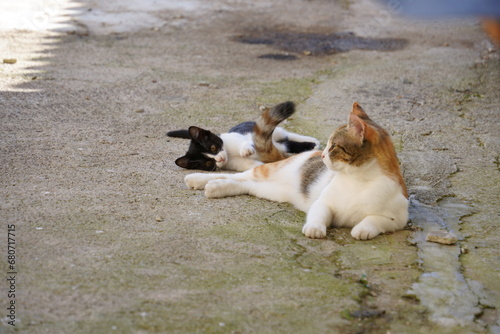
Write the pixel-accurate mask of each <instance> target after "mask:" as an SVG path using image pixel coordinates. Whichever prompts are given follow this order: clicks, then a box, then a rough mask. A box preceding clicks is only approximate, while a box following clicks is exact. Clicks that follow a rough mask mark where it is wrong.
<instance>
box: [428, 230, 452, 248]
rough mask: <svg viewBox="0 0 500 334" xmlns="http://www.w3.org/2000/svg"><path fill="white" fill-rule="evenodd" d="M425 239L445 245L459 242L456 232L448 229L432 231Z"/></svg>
mask: <svg viewBox="0 0 500 334" xmlns="http://www.w3.org/2000/svg"><path fill="white" fill-rule="evenodd" d="M425 240H427V241H430V242H436V243H438V244H443V245H454V244H456V243H457V241H458V238H457V236H456V235H455V234H453V233H451V232H448V231H431V232H429V234H427V238H426V239H425Z"/></svg>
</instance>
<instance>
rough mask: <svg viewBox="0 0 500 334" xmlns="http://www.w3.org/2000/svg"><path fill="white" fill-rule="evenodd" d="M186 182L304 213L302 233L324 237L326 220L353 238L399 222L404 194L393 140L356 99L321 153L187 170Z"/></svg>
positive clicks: (403, 217)
mask: <svg viewBox="0 0 500 334" xmlns="http://www.w3.org/2000/svg"><path fill="white" fill-rule="evenodd" d="M185 182H186V185H187V186H188V187H190V188H194V189H205V195H206V196H207V197H209V198H219V197H227V196H236V195H244V194H248V195H253V196H257V197H260V198H265V199H268V200H271V201H276V202H289V203H292V204H293V205H295V206H296V207H297V208H298V209H300V210H302V211H305V212H307V220H306V223H305V225H304V227H303V228H302V232H303V233H304V234H305V235H306V236H307V237H309V238H324V237H325V236H326V229H327V227H329V226H330V225H333V226H336V227H350V228H352V231H351V235H352V236H353V237H354V238H356V239H359V240H367V239H372V238H374V237H376V236H377V235H379V234H380V233H384V232H392V231H396V230H400V229H402V228H404V227H405V225H406V223H407V220H408V194H407V190H406V186H405V184H404V181H403V177H402V176H401V171H400V168H399V163H398V160H397V157H396V152H395V150H394V145H393V144H392V141H391V139H390V137H389V134H388V133H387V131H385V130H384V129H383V128H382V127H380V126H379V125H378V124H376V123H375V122H373V121H372V120H371V119H370V118H369V117H368V115H367V114H366V113H365V112H364V111H363V109H362V108H361V107H360V106H359V104H358V103H354V105H353V107H352V111H351V113H350V114H349V123H348V124H347V125H343V126H341V127H339V128H338V129H337V130H336V131H335V132H334V133H333V134H332V136H331V137H330V139H329V141H328V145H327V147H326V148H325V150H324V151H323V152H321V151H311V152H304V153H301V154H298V155H295V156H292V157H290V158H288V159H286V160H281V161H278V162H273V163H268V164H264V165H260V166H257V167H255V168H253V169H251V170H248V171H246V172H242V173H237V174H213V173H211V174H205V173H197V174H190V175H187V176H186V178H185Z"/></svg>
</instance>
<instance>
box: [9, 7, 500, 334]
mask: <svg viewBox="0 0 500 334" xmlns="http://www.w3.org/2000/svg"><path fill="white" fill-rule="evenodd" d="M57 3H58V6H61V8H60V11H59V12H58V11H55V9H54V8H55V7H47V8H49V9H51V10H47V8H45V9H44V7H43V3H42V2H41V3H37V6H38V7H36V8H35V9H33V8H32V7H31V8H30V7H29V4H28V7H27V8H29V9H32V10H34V11H35V13H38V12H37V11H40V10H41V11H42V13H45V14H44V15H46V16H45V17H47V18H48V19H49V21H50V20H52V19H54V21H57V22H61V17H60V15H59V14H65V15H71V16H67V17H65V18H67V19H69V20H68V21H67V22H66V24H64V25H62V26H61V25H59V24H58V25H56V26H52V25H49V23H50V22H46V23H47V25H45V26H39V27H38V28H40V29H34V31H32V30H33V29H31V30H13V29H12V26H10V27H7V28H6V29H4V30H1V29H0V36H1V38H0V40H1V41H2V42H0V53H1V57H0V58H15V59H16V60H17V62H16V63H15V64H0V78H1V80H0V88H1V92H0V115H1V118H2V122H0V128H1V131H0V150H1V153H0V159H1V163H2V173H1V178H0V182H1V185H2V187H1V190H0V196H1V197H0V198H1V202H0V215H1V219H2V222H3V223H4V225H3V226H4V233H5V234H6V233H7V230H6V225H9V224H15V225H16V238H17V240H16V241H17V254H18V258H17V265H18V268H17V269H18V286H17V289H18V294H17V297H16V298H17V299H16V303H17V305H18V308H17V313H16V316H17V318H16V327H15V328H13V327H12V326H10V325H9V324H8V322H7V321H8V318H5V315H0V317H1V318H2V322H1V323H0V326H1V327H0V328H1V330H2V332H3V331H6V332H7V331H15V332H26V333H34V332H36V333H55V332H70V331H71V332H78V333H90V332H91V333H109V332H121V333H149V332H165V333H200V332H209V333H291V332H296V333H325V332H339V333H387V332H391V333H488V332H490V333H498V332H499V330H500V329H499V328H500V323H499V322H498V319H499V317H498V308H499V307H500V305H499V303H500V302H499V301H500V289H499V286H498V278H499V275H500V272H499V268H500V261H499V257H498V244H499V233H498V229H497V226H496V225H497V223H498V218H499V217H498V198H499V195H500V188H499V187H500V174H499V173H500V170H499V167H498V165H499V164H498V161H499V147H500V145H499V138H498V133H499V124H500V123H499V114H498V109H499V106H500V94H499V91H498V87H499V79H498V78H499V77H500V65H499V52H498V51H497V50H495V47H494V46H493V45H492V44H491V43H490V42H489V41H488V39H487V36H485V34H484V33H483V32H482V30H481V29H480V26H479V24H478V23H477V22H476V21H475V20H455V21H412V20H406V19H404V18H401V17H397V16H395V15H387V12H384V10H385V9H384V8H383V7H378V6H377V5H376V4H375V3H372V2H370V1H365V0H359V1H333V2H332V1H326V0H325V1H323V0H318V1H302V0H293V1H273V2H268V1H263V0H262V1H254V2H252V3H247V2H243V1H212V2H211V3H210V5H208V4H206V3H201V2H198V1H189V2H183V6H180V7H179V6H178V5H175V3H174V2H170V1H164V2H162V4H161V7H154V6H155V3H156V2H155V1H146V2H137V1H120V3H118V2H106V3H104V2H101V1H78V2H76V1H58V2H57ZM1 6H6V4H2V5H0V7H1ZM158 6H160V5H158ZM69 7H72V8H73V9H72V10H70V11H69V10H68V8H69ZM40 8H41V9H40ZM1 12H2V13H5V12H6V11H5V10H2V11H1ZM56 12H57V13H58V14H57V13H56ZM56 14H57V15H56ZM26 15H28V14H26ZM29 15H32V14H29ZM37 17H38V16H37ZM144 17H145V18H146V19H140V18H144ZM28 18H29V17H28ZM123 18H126V19H123ZM40 22H41V21H38V23H40ZM35 23H36V22H35ZM23 27H24V28H32V27H33V24H32V25H31V26H30V25H24V26H23ZM54 27H55V28H57V29H59V31H58V32H55V31H54V30H52V28H54ZM49 28H50V29H49ZM255 31H280V32H282V33H283V35H280V36H297V35H300V36H303V35H301V34H320V35H321V34H324V35H327V34H331V33H344V32H348V31H352V32H354V33H355V34H356V35H357V36H362V37H365V38H371V39H374V38H375V39H377V38H384V39H394V40H399V39H403V40H405V41H406V44H405V47H404V48H401V49H397V50H393V51H377V50H351V51H348V52H343V53H332V54H327V55H320V56H316V55H315V54H313V53H312V52H310V50H303V52H292V51H290V50H288V51H287V50H283V49H282V48H280V45H279V43H275V44H274V45H272V44H245V43H240V42H238V39H241V37H242V36H245V34H249V33H250V32H255ZM315 36H316V35H315ZM287 38H288V37H287ZM269 54H272V55H284V56H286V55H292V56H293V57H291V58H287V57H282V58H280V57H275V58H273V57H270V58H265V57H264V58H262V57H261V56H262V55H269ZM276 59H285V60H283V61H279V60H276ZM286 59H295V60H286ZM284 100H293V101H295V102H297V105H298V111H297V113H296V114H295V115H294V116H293V118H292V119H291V120H289V121H288V122H287V124H285V126H286V127H287V128H288V129H290V130H292V131H296V132H299V133H301V134H305V135H312V136H315V137H317V138H318V139H320V140H321V141H322V143H323V145H324V144H325V141H326V140H327V138H328V136H329V135H330V133H331V132H332V131H333V130H334V129H335V128H336V127H337V126H339V125H340V124H343V123H344V122H345V121H346V118H347V114H348V111H349V107H350V106H351V105H352V102H354V101H357V102H359V103H360V104H361V105H362V106H363V107H364V108H365V109H366V110H367V112H368V113H369V114H370V115H372V116H373V118H374V119H375V120H376V121H377V122H378V123H380V124H381V125H383V126H384V127H386V128H387V129H388V130H389V132H390V133H391V135H392V136H393V139H394V142H395V146H396V148H397V150H398V155H399V158H400V160H401V164H402V167H403V173H404V178H405V181H406V183H407V185H408V188H409V193H410V194H411V198H412V205H411V211H410V217H411V223H410V225H409V226H408V228H407V229H406V230H403V231H399V232H397V233H393V234H387V235H382V236H380V237H378V238H376V239H375V240H370V241H366V242H359V241H356V240H353V239H352V238H351V237H350V234H349V231H348V230H345V229H332V230H331V231H329V234H328V237H327V238H326V239H325V240H310V239H307V238H305V237H304V236H303V235H302V234H301V232H300V231H301V226H302V223H303V221H304V218H305V216H304V214H303V213H301V212H299V211H297V210H295V209H294V208H293V207H291V206H290V205H286V204H277V203H271V202H267V201H263V200H260V199H256V198H251V197H246V196H243V197H236V198H228V199H221V200H208V199H206V198H205V197H204V196H203V194H202V193H201V192H194V191H191V190H189V189H186V188H185V186H184V184H183V178H184V176H185V175H186V174H187V173H189V172H187V171H185V170H181V169H179V168H177V167H176V166H175V164H174V160H175V158H177V157H178V156H180V155H181V154H183V153H184V151H185V149H186V147H187V143H186V142H185V141H182V140H177V139H175V140H174V139H169V138H167V137H165V133H166V131H168V130H172V129H177V128H182V127H186V126H189V125H201V126H205V127H208V128H210V129H212V130H214V131H215V132H222V131H225V130H227V129H229V128H230V127H231V126H233V125H235V124H237V123H239V122H242V121H246V120H250V119H253V118H255V115H256V113H257V112H258V109H257V106H258V105H259V104H268V105H272V104H274V103H277V102H282V101H284ZM436 229H437V230H447V231H451V232H453V233H454V234H456V235H457V236H458V239H459V240H458V243H457V244H455V245H451V246H450V245H440V244H435V243H429V242H426V241H425V236H426V234H427V232H428V231H431V230H436ZM0 240H2V241H1V244H0V248H1V249H4V250H5V249H6V244H5V238H1V239H0ZM4 254H5V251H4ZM1 268H2V272H4V273H5V272H7V269H8V267H7V263H6V262H5V261H2V262H1ZM4 283H5V282H4ZM4 283H2V284H1V285H0V288H1V292H0V293H1V297H0V301H1V305H2V308H4V306H5V305H6V304H5V303H6V302H7V298H6V296H7V292H6V291H7V290H6V286H5V285H4Z"/></svg>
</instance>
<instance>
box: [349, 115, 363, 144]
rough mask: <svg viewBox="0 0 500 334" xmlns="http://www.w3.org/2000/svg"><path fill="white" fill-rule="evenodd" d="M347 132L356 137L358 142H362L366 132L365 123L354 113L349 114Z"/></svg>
mask: <svg viewBox="0 0 500 334" xmlns="http://www.w3.org/2000/svg"><path fill="white" fill-rule="evenodd" d="M347 128H348V130H349V133H350V134H351V135H352V136H354V137H355V138H357V139H358V141H359V144H360V145H361V144H363V140H364V139H365V134H366V123H365V122H363V120H362V119H361V118H359V117H358V116H356V115H355V114H354V113H350V114H349V124H348V126H347Z"/></svg>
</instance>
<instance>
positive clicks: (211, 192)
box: [205, 180, 231, 198]
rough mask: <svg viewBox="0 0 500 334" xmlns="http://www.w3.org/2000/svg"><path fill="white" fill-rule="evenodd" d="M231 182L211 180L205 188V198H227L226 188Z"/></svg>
mask: <svg viewBox="0 0 500 334" xmlns="http://www.w3.org/2000/svg"><path fill="white" fill-rule="evenodd" d="M230 185H231V180H211V181H210V182H208V183H207V184H206V186H205V196H206V197H208V198H221V197H226V196H227V191H226V189H227V187H229V186H230Z"/></svg>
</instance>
